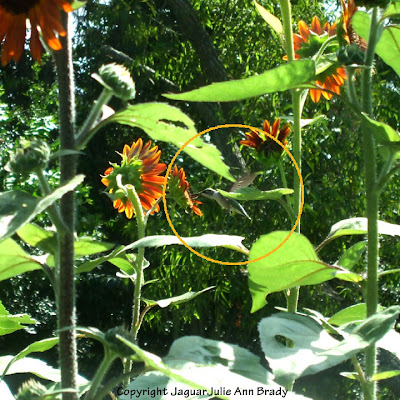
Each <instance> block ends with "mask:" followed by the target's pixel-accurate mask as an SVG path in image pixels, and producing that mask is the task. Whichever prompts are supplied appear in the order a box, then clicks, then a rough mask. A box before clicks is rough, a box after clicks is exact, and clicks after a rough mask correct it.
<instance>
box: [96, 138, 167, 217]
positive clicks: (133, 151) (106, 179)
mask: <svg viewBox="0 0 400 400" xmlns="http://www.w3.org/2000/svg"><path fill="white" fill-rule="evenodd" d="M160 156H161V151H160V150H158V147H157V146H154V147H151V140H149V141H148V142H147V143H146V144H145V145H143V140H142V139H141V138H139V139H138V140H137V141H136V142H133V143H132V146H130V147H129V146H128V145H127V144H126V145H125V146H124V149H123V152H122V154H121V157H122V162H121V165H118V164H111V165H112V167H110V168H108V169H107V170H106V171H105V172H104V176H103V179H102V180H101V182H102V183H103V184H104V185H105V186H107V189H108V193H109V194H110V197H111V198H112V199H113V205H114V208H116V209H118V212H124V211H125V214H126V216H127V217H128V218H129V219H130V218H132V216H133V214H134V213H135V210H134V207H133V205H132V203H131V201H130V200H129V199H128V198H127V197H126V196H125V195H124V194H123V193H121V190H119V186H118V183H117V176H118V175H121V176H122V184H123V185H127V184H130V185H132V186H134V187H135V190H136V192H137V194H138V196H139V198H140V203H141V205H142V207H143V208H144V209H145V210H146V211H147V210H150V209H151V208H152V207H153V206H154V205H155V203H156V201H157V200H158V199H159V198H160V197H161V196H162V185H163V183H164V177H162V176H159V174H161V173H162V172H164V171H165V169H166V165H165V164H163V163H159V161H160ZM158 211H160V206H159V205H158V204H157V205H156V206H155V207H154V210H153V211H152V214H153V213H154V212H158Z"/></svg>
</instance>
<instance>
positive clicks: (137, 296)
mask: <svg viewBox="0 0 400 400" xmlns="http://www.w3.org/2000/svg"><path fill="white" fill-rule="evenodd" d="M116 182H117V185H118V188H119V189H120V190H122V191H123V192H124V194H125V196H126V197H127V198H128V199H129V201H130V202H131V203H132V205H133V208H134V210H135V216H136V221H137V227H138V228H137V229H138V240H140V239H142V238H144V237H145V231H146V222H147V220H145V218H144V215H143V208H142V205H141V202H140V198H139V196H138V194H137V192H136V190H135V187H134V186H133V185H130V184H128V185H123V184H122V175H117V177H116ZM143 260H144V248H143V247H140V248H139V250H138V256H137V258H136V263H135V265H134V266H133V267H134V269H135V271H136V280H135V288H134V294H133V296H134V297H133V307H132V322H131V328H130V331H131V333H132V335H133V341H134V343H135V344H136V343H137V335H138V332H139V329H140V325H141V323H140V322H141V320H140V303H141V292H142V286H143ZM123 367H124V374H129V373H130V372H131V370H132V362H131V360H129V359H125V361H123ZM127 379H128V380H127V381H125V382H124V384H125V385H128V384H129V378H127Z"/></svg>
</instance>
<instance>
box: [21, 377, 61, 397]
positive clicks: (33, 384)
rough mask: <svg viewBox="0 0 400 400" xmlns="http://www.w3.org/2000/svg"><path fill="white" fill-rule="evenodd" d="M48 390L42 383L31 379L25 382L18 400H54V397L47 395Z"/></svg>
mask: <svg viewBox="0 0 400 400" xmlns="http://www.w3.org/2000/svg"><path fill="white" fill-rule="evenodd" d="M46 393H47V389H46V387H45V386H43V385H42V384H41V383H40V382H37V381H35V380H33V379H30V380H29V381H27V382H24V383H23V384H22V386H21V387H20V388H19V390H18V394H17V400H36V399H37V400H39V399H40V400H53V399H55V397H54V396H53V395H47V396H46Z"/></svg>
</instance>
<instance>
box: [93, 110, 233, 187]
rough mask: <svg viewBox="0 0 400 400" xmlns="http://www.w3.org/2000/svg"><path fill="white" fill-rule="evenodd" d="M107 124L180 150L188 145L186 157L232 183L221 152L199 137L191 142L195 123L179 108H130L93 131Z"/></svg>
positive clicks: (195, 132)
mask: <svg viewBox="0 0 400 400" xmlns="http://www.w3.org/2000/svg"><path fill="white" fill-rule="evenodd" d="M110 122H118V123H120V124H123V125H129V126H133V127H136V128H140V129H143V130H144V131H145V132H146V133H147V135H149V136H150V137H151V138H152V139H154V140H160V141H162V142H167V143H172V144H173V145H175V146H176V147H178V148H179V149H180V148H181V147H182V146H184V145H185V144H186V143H188V142H189V141H190V143H188V144H187V145H186V146H185V147H184V149H183V151H184V152H185V153H186V154H187V155H188V156H190V157H191V158H193V159H194V160H196V161H197V162H199V163H200V164H202V165H204V166H205V167H206V168H208V169H210V170H212V171H214V172H216V173H217V174H219V175H221V176H223V177H224V178H226V179H228V180H230V181H232V182H234V181H235V178H234V177H233V176H232V175H231V174H230V172H229V167H228V166H227V165H226V164H225V163H224V162H223V161H222V155H221V153H220V151H219V150H218V149H217V148H216V147H215V146H214V145H212V144H209V143H205V142H204V141H203V140H202V139H201V137H197V138H194V136H195V135H197V131H196V129H195V126H194V122H193V121H192V120H191V119H190V118H189V117H188V116H187V115H185V114H184V113H183V112H182V111H181V110H179V108H176V107H172V106H170V105H168V104H164V103H144V104H136V105H129V106H128V107H127V108H126V109H125V110H123V111H120V112H117V113H115V114H113V115H111V116H110V117H108V118H107V119H105V120H103V121H102V122H101V123H100V124H99V125H98V126H97V127H96V130H97V129H100V128H101V127H103V126H104V125H106V124H109V123H110ZM192 139H193V140H192Z"/></svg>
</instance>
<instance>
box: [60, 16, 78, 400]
mask: <svg viewBox="0 0 400 400" xmlns="http://www.w3.org/2000/svg"><path fill="white" fill-rule="evenodd" d="M61 22H62V24H63V26H64V27H65V30H66V35H65V36H64V37H62V36H61V37H60V41H61V45H62V50H60V51H57V52H55V53H54V58H55V62H56V69H57V80H58V93H59V118H60V147H61V151H63V150H76V147H75V93H74V72H73V65H72V42H71V36H70V34H69V32H70V24H69V22H70V17H69V15H68V14H67V13H65V12H61ZM61 154H62V153H61ZM60 170H61V184H64V183H66V182H68V181H69V180H70V179H72V178H73V177H74V176H75V175H76V156H75V155H71V154H69V155H61V157H60ZM74 203H75V194H74V192H73V191H70V192H68V193H67V194H65V195H64V196H63V197H62V198H61V201H60V214H61V218H62V220H63V222H64V224H65V227H66V230H64V231H62V232H58V236H59V244H58V245H59V260H60V268H59V271H57V272H58V291H59V299H58V304H57V306H58V329H60V342H59V356H60V369H61V388H63V389H66V388H68V389H73V390H74V392H68V393H67V392H64V393H63V394H62V399H63V400H78V394H77V373H78V362H77V351H76V331H75V327H76V321H75V319H76V315H75V280H74V277H75V275H74V258H75V257H74V231H75V205H74ZM66 327H69V329H63V328H66Z"/></svg>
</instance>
